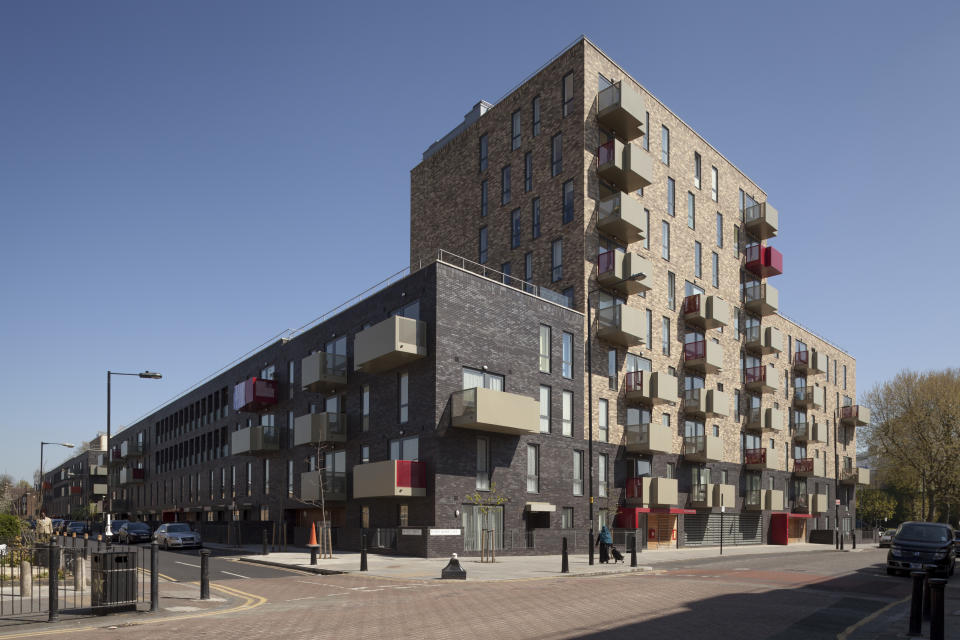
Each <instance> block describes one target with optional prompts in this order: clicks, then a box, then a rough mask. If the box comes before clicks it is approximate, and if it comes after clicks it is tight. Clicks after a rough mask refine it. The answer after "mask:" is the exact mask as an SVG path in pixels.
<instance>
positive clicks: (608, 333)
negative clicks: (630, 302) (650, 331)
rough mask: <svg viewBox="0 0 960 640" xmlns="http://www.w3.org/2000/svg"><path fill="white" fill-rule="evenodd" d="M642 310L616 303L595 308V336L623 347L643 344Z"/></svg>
mask: <svg viewBox="0 0 960 640" xmlns="http://www.w3.org/2000/svg"><path fill="white" fill-rule="evenodd" d="M644 332H645V329H644V319H643V312H642V311H641V310H640V309H635V308H633V307H628V306H626V305H622V304H618V305H614V306H612V307H605V308H603V309H598V310H597V337H598V338H600V339H601V340H606V341H607V342H612V343H614V344H619V345H622V346H625V347H635V346H637V345H640V344H643V335H644Z"/></svg>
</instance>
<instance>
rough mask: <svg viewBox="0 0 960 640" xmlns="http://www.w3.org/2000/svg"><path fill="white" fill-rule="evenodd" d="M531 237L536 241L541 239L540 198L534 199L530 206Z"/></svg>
mask: <svg viewBox="0 0 960 640" xmlns="http://www.w3.org/2000/svg"><path fill="white" fill-rule="evenodd" d="M530 211H531V216H530V219H531V235H532V236H533V239H534V240H536V239H537V238H539V237H540V198H534V199H533V202H532V203H531V204H530Z"/></svg>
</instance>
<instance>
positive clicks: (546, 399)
mask: <svg viewBox="0 0 960 640" xmlns="http://www.w3.org/2000/svg"><path fill="white" fill-rule="evenodd" d="M540 433H550V387H548V386H547V385H545V384H542V385H540Z"/></svg>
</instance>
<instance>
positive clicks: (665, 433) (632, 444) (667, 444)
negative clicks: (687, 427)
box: [623, 422, 673, 453]
mask: <svg viewBox="0 0 960 640" xmlns="http://www.w3.org/2000/svg"><path fill="white" fill-rule="evenodd" d="M623 444H624V447H625V448H626V450H627V452H629V453H669V452H670V450H671V449H672V448H673V432H672V431H671V430H670V428H669V427H666V426H664V425H662V424H657V423H653V424H651V423H649V422H643V423H639V424H628V425H626V426H624V428H623Z"/></svg>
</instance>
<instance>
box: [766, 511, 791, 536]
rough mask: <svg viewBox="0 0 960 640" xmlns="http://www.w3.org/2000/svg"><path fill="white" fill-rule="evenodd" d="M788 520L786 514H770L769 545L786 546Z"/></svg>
mask: <svg viewBox="0 0 960 640" xmlns="http://www.w3.org/2000/svg"><path fill="white" fill-rule="evenodd" d="M788 520H789V518H788V517H787V514H786V513H771V514H770V544H787V537H788V536H787V530H788V525H787V521H788Z"/></svg>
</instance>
